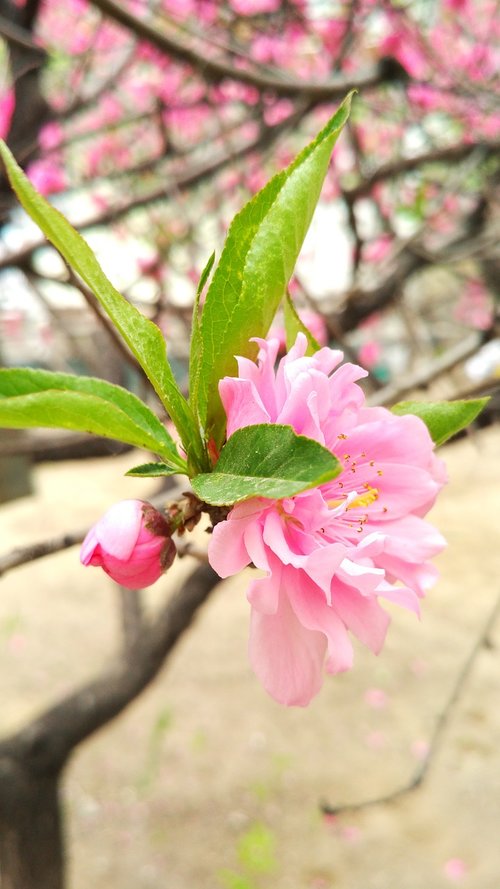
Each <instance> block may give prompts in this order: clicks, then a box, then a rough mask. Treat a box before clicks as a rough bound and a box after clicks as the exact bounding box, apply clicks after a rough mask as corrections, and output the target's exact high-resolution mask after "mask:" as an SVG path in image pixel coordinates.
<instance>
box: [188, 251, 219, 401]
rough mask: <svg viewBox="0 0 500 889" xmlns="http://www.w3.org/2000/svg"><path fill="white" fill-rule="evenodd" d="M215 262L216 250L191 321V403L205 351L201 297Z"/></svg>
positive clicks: (200, 282)
mask: <svg viewBox="0 0 500 889" xmlns="http://www.w3.org/2000/svg"><path fill="white" fill-rule="evenodd" d="M214 262H215V252H214V253H212V255H211V256H210V258H209V260H208V262H207V264H206V266H205V268H204V269H203V271H202V273H201V277H200V281H199V283H198V288H197V290H196V298H195V301H194V306H193V318H192V323H191V344H190V349H189V398H190V401H191V404H193V405H195V404H197V401H198V398H197V393H198V383H199V379H200V369H201V354H202V351H203V342H202V339H201V330H200V320H201V319H200V299H201V295H202V293H203V290H204V287H205V284H206V283H207V281H208V279H209V277H210V272H211V271H212V268H213V265H214Z"/></svg>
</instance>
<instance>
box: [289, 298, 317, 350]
mask: <svg viewBox="0 0 500 889" xmlns="http://www.w3.org/2000/svg"><path fill="white" fill-rule="evenodd" d="M283 314H284V317H285V334H286V347H287V349H291V348H292V346H293V344H294V342H295V340H296V339H297V334H298V333H303V334H305V336H306V337H307V349H306V355H314V353H315V352H317V351H318V349H321V346H320V344H319V343H318V341H317V339H316V338H315V337H313V335H312V333H311V331H310V330H309V329H308V328H307V327H306V325H305V324H304V322H303V321H302V320H301V318H300V317H299V314H298V312H297V309H296V308H295V305H294V303H293V301H292V298H291V296H290V294H289V293H288V290H287V292H286V294H285V301H284V306H283Z"/></svg>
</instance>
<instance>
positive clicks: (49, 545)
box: [0, 530, 87, 577]
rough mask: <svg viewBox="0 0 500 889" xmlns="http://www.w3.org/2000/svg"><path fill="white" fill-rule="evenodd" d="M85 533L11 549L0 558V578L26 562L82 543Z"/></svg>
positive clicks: (71, 534)
mask: <svg viewBox="0 0 500 889" xmlns="http://www.w3.org/2000/svg"><path fill="white" fill-rule="evenodd" d="M86 533H87V531H86V530H85V531H70V532H69V533H67V534H61V535H60V536H58V537H53V538H52V539H51V540H44V541H42V542H41V543H30V544H29V546H21V547H17V548H16V549H13V550H12V551H11V552H9V553H6V554H5V555H3V556H0V577H2V576H3V575H4V574H6V573H7V571H12V569H13V568H19V566H20V565H26V564H28V562H34V561H35V560H36V559H42V558H43V557H44V556H51V555H53V554H54V553H59V552H61V550H63V549H68V548H69V547H70V546H76V545H77V544H78V543H81V542H82V540H83V538H84V537H85V535H86Z"/></svg>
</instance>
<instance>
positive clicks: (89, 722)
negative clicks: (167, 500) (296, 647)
mask: <svg viewBox="0 0 500 889" xmlns="http://www.w3.org/2000/svg"><path fill="white" fill-rule="evenodd" d="M219 580H220V578H219V577H218V576H217V574H216V573H215V571H213V570H212V568H210V567H209V566H208V565H202V566H200V567H198V568H196V569H195V570H194V571H193V573H192V574H191V575H190V577H188V579H187V580H186V581H185V583H184V584H183V586H182V587H181V589H180V590H179V591H178V592H177V593H175V594H174V595H173V596H172V598H171V599H170V600H169V601H168V602H167V604H166V605H165V606H164V608H163V610H162V611H161V612H160V613H159V615H158V616H157V617H156V618H155V619H154V622H151V623H148V625H147V626H146V627H145V628H144V629H143V631H142V632H141V633H140V635H139V637H138V638H137V641H136V642H135V643H134V644H132V645H131V646H130V648H129V649H128V652H127V656H126V657H125V656H123V654H122V655H119V656H118V657H117V658H116V660H115V661H114V662H113V663H112V664H111V665H110V667H109V668H108V669H107V670H105V671H104V672H103V673H102V674H101V675H100V676H99V677H98V678H97V679H94V680H93V681H91V682H89V683H86V684H85V685H83V686H81V687H80V688H79V689H78V690H77V691H76V692H72V693H71V694H69V695H68V696H67V697H65V698H63V699H62V700H61V701H60V702H59V703H57V704H55V705H54V706H53V707H51V708H49V709H48V710H47V711H46V712H44V713H43V714H42V715H41V716H39V717H38V718H36V719H34V720H33V721H32V722H31V723H30V724H29V725H28V726H26V727H25V728H23V729H21V730H20V731H19V732H16V733H15V734H13V735H11V736H10V737H8V738H5V739H4V740H3V741H2V742H0V761H1V760H2V758H3V759H5V760H14V761H22V762H23V764H24V765H25V766H29V767H30V770H31V771H35V772H37V773H41V772H43V771H47V770H48V771H50V772H52V771H58V770H60V769H61V768H62V767H63V766H64V764H65V762H66V760H67V759H68V757H69V755H70V754H71V752H72V750H73V749H74V748H75V747H76V746H77V745H78V744H79V743H81V742H82V741H83V740H85V738H87V737H89V735H91V734H92V733H93V732H95V731H97V730H98V729H99V728H101V727H102V726H104V725H105V724H106V723H107V722H109V721H110V720H111V719H113V718H114V717H115V716H118V714H119V713H121V712H122V711H123V710H124V709H125V707H127V706H128V704H130V703H131V702H132V701H133V700H134V698H136V697H137V695H139V694H140V692H141V691H142V690H143V689H144V688H145V687H146V686H147V685H148V684H149V683H150V682H151V681H152V679H153V678H154V677H155V676H156V675H157V673H158V672H159V670H160V669H161V667H162V666H163V664H164V663H165V661H166V659H167V657H168V655H169V654H170V652H171V651H172V650H173V648H174V647H175V645H176V643H177V642H178V641H179V639H180V638H181V636H182V634H183V633H184V632H185V631H186V630H187V629H188V627H189V626H190V624H191V623H192V621H193V619H194V617H195V614H196V612H197V611H198V609H199V608H200V607H201V606H202V605H203V603H204V602H205V601H206V599H207V598H208V596H209V595H210V593H211V591H212V590H213V588H214V587H215V586H216V585H217V583H219Z"/></svg>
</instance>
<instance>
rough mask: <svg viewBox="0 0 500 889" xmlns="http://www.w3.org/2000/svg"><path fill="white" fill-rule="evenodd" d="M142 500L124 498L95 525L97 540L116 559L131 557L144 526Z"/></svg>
mask: <svg viewBox="0 0 500 889" xmlns="http://www.w3.org/2000/svg"><path fill="white" fill-rule="evenodd" d="M142 506H143V504H142V503H141V501H140V500H122V501H121V502H119V503H115V504H113V506H111V507H110V509H108V511H107V512H106V513H105V514H104V515H103V516H102V518H101V519H99V521H98V522H97V524H96V525H95V533H96V537H97V540H98V541H99V543H100V544H101V546H102V548H103V550H105V552H106V553H109V555H111V556H114V557H115V558H116V559H122V560H124V559H129V558H130V556H131V555H132V552H133V550H134V547H135V544H136V543H137V538H138V537H139V533H140V530H141V526H142Z"/></svg>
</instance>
